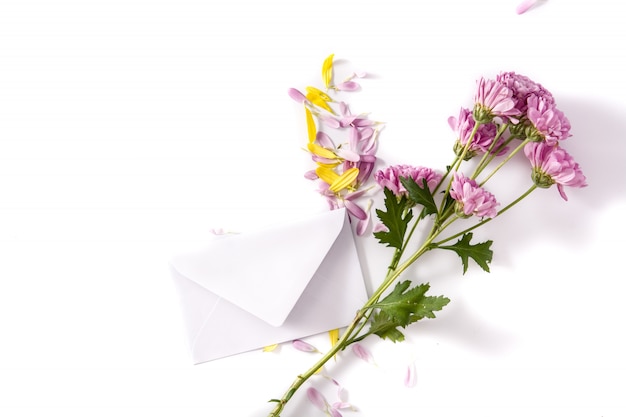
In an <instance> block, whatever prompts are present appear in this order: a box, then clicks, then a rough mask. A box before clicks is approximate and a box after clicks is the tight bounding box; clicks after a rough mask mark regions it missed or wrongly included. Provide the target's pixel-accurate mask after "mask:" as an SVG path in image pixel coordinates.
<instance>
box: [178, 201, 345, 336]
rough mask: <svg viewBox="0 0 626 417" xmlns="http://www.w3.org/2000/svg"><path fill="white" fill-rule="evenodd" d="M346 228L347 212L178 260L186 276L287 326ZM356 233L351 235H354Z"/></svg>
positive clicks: (229, 240) (222, 242)
mask: <svg viewBox="0 0 626 417" xmlns="http://www.w3.org/2000/svg"><path fill="white" fill-rule="evenodd" d="M344 227H347V228H348V231H350V229H349V224H348V221H347V216H346V212H345V209H339V210H333V211H329V212H325V213H323V214H319V215H317V216H313V217H310V218H308V219H305V220H302V221H299V222H296V223H288V224H283V225H279V226H276V227H273V228H271V229H265V230H261V231H257V232H251V233H246V234H241V235H231V236H227V237H224V238H222V239H217V240H216V241H214V242H212V243H211V244H210V245H209V247H207V248H205V249H204V250H202V251H200V252H196V253H191V254H185V255H180V256H177V257H175V258H174V259H173V260H172V266H173V267H174V268H175V269H176V270H177V271H178V272H179V273H180V274H181V275H183V276H185V277H186V278H188V279H190V280H192V281H195V282H196V283H198V284H199V285H201V286H203V287H205V288H206V289H208V290H210V291H212V292H214V293H215V294H217V295H218V296H220V297H222V298H224V299H226V300H227V301H229V302H231V303H233V304H235V305H237V306H238V307H240V308H242V309H243V310H246V311H248V312H249V313H251V314H253V315H255V316H257V317H259V318H260V319H262V320H263V321H265V322H267V323H269V324H271V325H273V326H280V325H282V324H283V322H284V321H285V319H286V318H287V316H288V315H289V313H290V312H291V310H292V309H293V307H294V306H295V304H296V302H297V301H298V299H299V298H300V296H301V294H302V292H303V291H304V289H305V288H306V286H307V284H308V283H309V281H310V280H311V278H312V277H313V276H314V274H315V272H316V271H317V269H318V268H319V266H320V265H321V263H322V262H323V260H324V258H325V257H326V255H327V253H328V252H329V251H330V249H331V247H332V245H333V243H334V242H335V240H336V239H337V237H338V236H339V234H340V233H341V232H342V230H343V229H344ZM350 233H351V231H350Z"/></svg>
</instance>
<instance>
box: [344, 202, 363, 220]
mask: <svg viewBox="0 0 626 417" xmlns="http://www.w3.org/2000/svg"><path fill="white" fill-rule="evenodd" d="M343 204H344V205H345V206H346V209H348V211H349V212H350V214H352V215H353V216H354V217H356V218H357V219H359V220H365V219H367V213H366V212H365V210H363V209H362V208H361V207H359V206H358V205H357V204H356V203H353V202H352V201H350V200H344V201H343Z"/></svg>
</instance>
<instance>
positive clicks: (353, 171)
mask: <svg viewBox="0 0 626 417" xmlns="http://www.w3.org/2000/svg"><path fill="white" fill-rule="evenodd" d="M358 176H359V169H358V168H350V169H349V170H347V171H345V172H344V173H343V174H341V175H340V176H339V177H338V178H337V179H335V181H333V182H332V184H330V188H329V190H330V191H332V192H334V193H336V192H338V191H341V190H343V189H344V188H346V187H348V186H349V185H350V184H352V183H353V182H354V180H356V177H358Z"/></svg>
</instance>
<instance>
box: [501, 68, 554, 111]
mask: <svg viewBox="0 0 626 417" xmlns="http://www.w3.org/2000/svg"><path fill="white" fill-rule="evenodd" d="M496 81H497V82H499V83H500V84H503V85H505V86H507V87H508V88H509V89H510V90H511V91H512V92H513V100H514V101H515V107H516V108H517V109H518V110H519V111H520V113H526V110H527V109H528V103H527V100H528V98H529V97H530V96H537V97H541V98H543V99H544V100H545V101H546V102H547V103H549V104H552V105H553V104H554V97H553V96H552V93H550V92H549V91H548V90H546V89H545V88H544V87H543V86H542V85H541V84H539V83H536V82H535V81H533V80H531V79H530V78H528V77H526V76H524V75H520V74H516V73H514V72H502V73H500V74H498V75H497V76H496Z"/></svg>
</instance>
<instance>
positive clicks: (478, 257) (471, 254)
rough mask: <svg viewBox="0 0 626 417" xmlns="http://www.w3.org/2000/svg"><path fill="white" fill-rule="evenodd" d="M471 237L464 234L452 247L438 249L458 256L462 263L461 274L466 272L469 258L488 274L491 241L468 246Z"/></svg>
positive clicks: (491, 253) (491, 255) (491, 254)
mask: <svg viewBox="0 0 626 417" xmlns="http://www.w3.org/2000/svg"><path fill="white" fill-rule="evenodd" d="M472 236H473V234H472V233H466V234H464V235H463V237H462V238H461V239H459V240H458V241H457V242H456V243H455V244H454V245H450V246H439V248H441V249H448V250H452V251H454V252H456V253H457V255H459V257H460V258H461V262H462V263H463V274H465V272H467V267H468V259H469V258H472V259H473V260H474V261H475V262H476V263H477V264H478V265H479V266H480V267H481V268H482V269H483V270H485V271H487V272H489V264H490V263H491V259H492V257H493V251H492V250H491V249H490V247H491V244H492V243H493V241H491V240H488V241H486V242H482V243H477V244H475V245H472V244H470V241H471V240H472Z"/></svg>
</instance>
